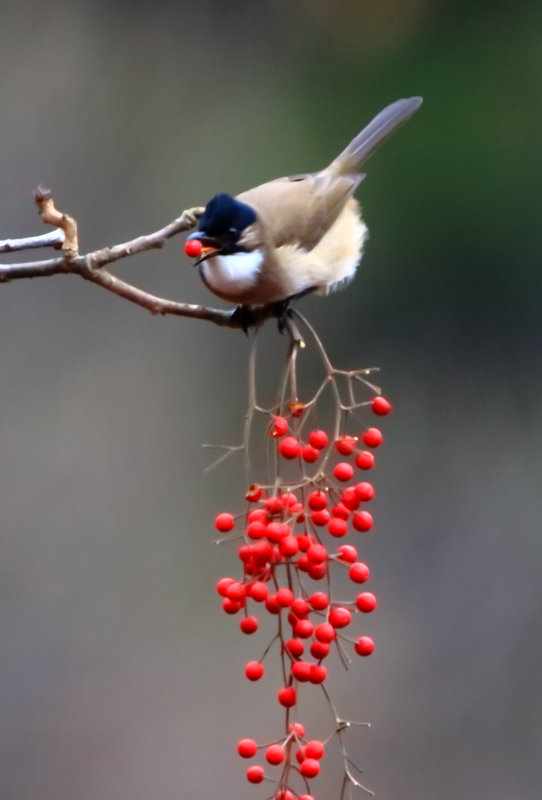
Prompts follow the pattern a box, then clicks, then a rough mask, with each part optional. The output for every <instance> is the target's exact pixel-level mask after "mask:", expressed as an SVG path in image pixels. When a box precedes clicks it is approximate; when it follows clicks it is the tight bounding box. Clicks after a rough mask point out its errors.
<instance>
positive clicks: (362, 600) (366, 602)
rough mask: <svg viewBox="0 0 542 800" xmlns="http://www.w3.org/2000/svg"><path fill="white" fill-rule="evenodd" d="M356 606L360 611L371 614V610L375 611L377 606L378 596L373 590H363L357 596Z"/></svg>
mask: <svg viewBox="0 0 542 800" xmlns="http://www.w3.org/2000/svg"><path fill="white" fill-rule="evenodd" d="M356 606H357V608H358V610H359V611H363V613H364V614H369V613H370V612H371V611H374V610H375V608H376V606H377V602H376V597H375V596H374V594H373V593H372V592H361V594H358V596H357V598H356Z"/></svg>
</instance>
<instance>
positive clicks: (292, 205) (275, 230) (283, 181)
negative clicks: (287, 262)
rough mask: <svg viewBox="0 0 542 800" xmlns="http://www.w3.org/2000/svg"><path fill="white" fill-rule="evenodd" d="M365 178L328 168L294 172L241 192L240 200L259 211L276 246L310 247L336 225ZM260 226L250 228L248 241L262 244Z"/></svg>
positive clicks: (261, 220)
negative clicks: (319, 170)
mask: <svg viewBox="0 0 542 800" xmlns="http://www.w3.org/2000/svg"><path fill="white" fill-rule="evenodd" d="M363 178H364V176H363V175H333V174H330V173H328V172H326V171H325V170H324V171H322V172H316V173H313V174H309V175H292V176H291V177H288V178H277V179H276V180H273V181H269V183H264V184H262V185H261V186H256V187H255V188H254V189H249V190H248V191H246V192H243V193H242V194H240V195H237V199H238V200H240V201H241V202H242V203H247V205H249V206H251V207H252V208H253V209H254V210H255V211H256V214H257V215H258V219H259V221H260V222H261V223H262V228H263V230H265V238H266V239H267V242H268V243H269V244H272V246H274V247H280V246H281V245H285V244H297V245H299V246H301V247H306V248H309V249H310V248H312V247H314V246H315V245H316V244H317V243H318V242H319V241H320V239H321V238H322V236H323V235H324V233H325V232H326V231H327V230H329V228H330V227H331V226H332V225H333V223H334V222H335V220H336V219H337V217H338V216H339V214H340V213H341V211H342V209H343V208H344V205H345V203H346V201H347V200H348V198H349V197H350V196H351V195H352V194H353V193H354V192H355V190H356V189H357V187H358V185H359V184H360V182H361V181H362V180H363ZM257 228H258V226H254V230H251V231H248V230H247V237H248V241H246V242H243V243H244V244H247V245H248V246H250V247H254V246H258V244H259V243H258V242H256V239H257V238H258V236H259V235H260V234H259V233H258V230H257ZM251 239H254V241H251Z"/></svg>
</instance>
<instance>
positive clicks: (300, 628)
mask: <svg viewBox="0 0 542 800" xmlns="http://www.w3.org/2000/svg"><path fill="white" fill-rule="evenodd" d="M313 631H314V625H313V624H312V622H311V621H310V619H298V620H297V621H296V623H295V625H294V635H295V636H299V638H300V639H308V638H309V636H312V634H313Z"/></svg>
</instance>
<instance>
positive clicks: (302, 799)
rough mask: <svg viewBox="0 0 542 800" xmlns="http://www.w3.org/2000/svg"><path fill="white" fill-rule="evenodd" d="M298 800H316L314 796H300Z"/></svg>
mask: <svg viewBox="0 0 542 800" xmlns="http://www.w3.org/2000/svg"><path fill="white" fill-rule="evenodd" d="M297 800H314V796H313V795H312V794H300V795H299V797H298V798H297Z"/></svg>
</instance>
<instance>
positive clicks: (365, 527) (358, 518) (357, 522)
mask: <svg viewBox="0 0 542 800" xmlns="http://www.w3.org/2000/svg"><path fill="white" fill-rule="evenodd" d="M352 525H353V526H354V528H355V529H356V530H357V531H361V532H362V533H365V532H366V531H370V530H371V528H372V527H373V517H372V515H371V514H369V512H368V511H358V513H357V514H356V515H355V517H354V519H353V520H352Z"/></svg>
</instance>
